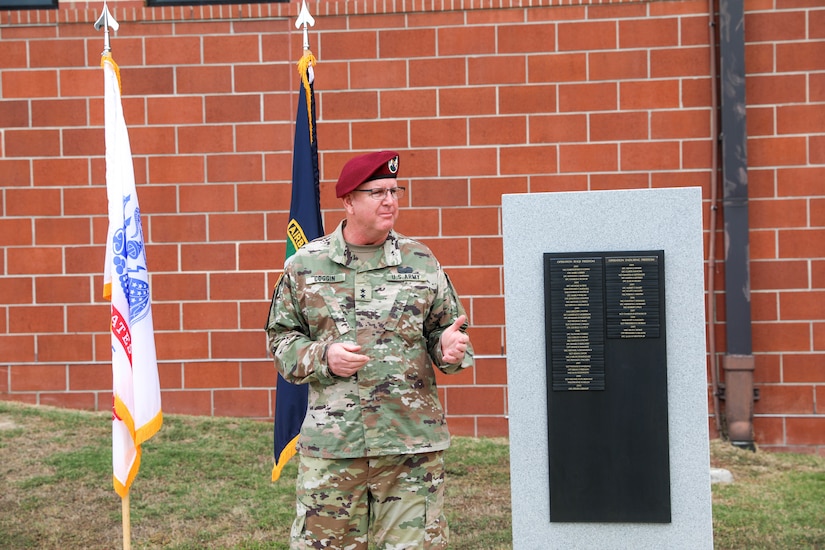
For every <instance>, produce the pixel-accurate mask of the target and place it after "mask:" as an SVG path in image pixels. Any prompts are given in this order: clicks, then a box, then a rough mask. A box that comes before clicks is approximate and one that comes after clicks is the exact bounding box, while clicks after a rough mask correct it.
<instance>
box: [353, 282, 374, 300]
mask: <svg viewBox="0 0 825 550" xmlns="http://www.w3.org/2000/svg"><path fill="white" fill-rule="evenodd" d="M355 299H356V300H357V301H359V302H369V301H370V300H372V287H371V286H369V285H357V286H356V287H355Z"/></svg>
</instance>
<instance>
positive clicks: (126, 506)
mask: <svg viewBox="0 0 825 550" xmlns="http://www.w3.org/2000/svg"><path fill="white" fill-rule="evenodd" d="M101 27H102V28H103V51H102V52H101V54H100V55H101V56H107V55H110V54H111V53H112V46H111V43H110V42H109V27H111V28H113V29H114V30H118V28H119V27H120V24H119V23H118V22H117V20H116V19H115V18H114V17H113V16H112V14H111V13H109V6H108V5H107V4H106V2H105V0H104V2H103V12H102V13H101V14H100V17H98V19H97V21H95V30H97V31H99V30H100V29H101ZM120 510H121V514H120V517H121V524H122V529H123V550H131V548H132V522H131V507H130V501H129V489H128V488H127V489H126V494H125V495H123V496H122V497H121V498H120Z"/></svg>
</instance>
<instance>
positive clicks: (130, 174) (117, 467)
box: [101, 54, 163, 497]
mask: <svg viewBox="0 0 825 550" xmlns="http://www.w3.org/2000/svg"><path fill="white" fill-rule="evenodd" d="M101 65H102V66H103V75H104V85H105V107H106V114H105V124H106V192H107V196H108V198H109V233H108V236H107V237H106V265H105V268H104V273H103V283H104V290H103V295H104V297H105V298H108V299H110V300H111V302H112V309H111V311H112V317H111V333H112V382H113V390H114V393H113V402H112V467H113V471H114V475H113V481H114V486H115V491H117V493H118V494H119V495H120V496H121V497H124V496H126V495H127V494H128V493H129V487H131V485H132V481H134V479H135V476H136V475H137V472H138V469H139V468H140V445H141V443H143V442H144V441H146V440H147V439H149V438H150V437H152V436H153V435H154V434H155V433H156V432H157V431H158V430H159V429H160V426H161V424H162V423H163V414H162V412H161V408H160V382H159V380H158V365H157V356H156V355H155V333H154V328H153V325H152V301H151V295H150V292H149V273H148V272H147V270H146V253H145V250H144V240H143V229H142V227H141V224H140V207H139V206H138V197H137V189H136V188H135V171H134V168H133V166H132V149H131V147H130V145H129V134H128V131H127V130H126V120H125V119H124V118H123V105H122V103H121V99H120V73H119V70H118V67H117V64H116V63H115V62H114V60H113V59H112V57H111V55H108V54H107V55H104V56H103V59H102V60H101Z"/></svg>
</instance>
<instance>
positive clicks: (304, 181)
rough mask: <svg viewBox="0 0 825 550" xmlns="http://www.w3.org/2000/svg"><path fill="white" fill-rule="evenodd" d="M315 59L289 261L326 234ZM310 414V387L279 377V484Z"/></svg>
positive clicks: (299, 129)
mask: <svg viewBox="0 0 825 550" xmlns="http://www.w3.org/2000/svg"><path fill="white" fill-rule="evenodd" d="M314 65H315V57H314V56H313V55H312V53H311V52H309V51H305V52H304V56H303V57H302V58H301V60H300V61H299V62H298V72H299V73H300V75H301V88H300V91H299V94H298V114H297V116H296V119H295V145H294V150H293V154H292V202H291V203H290V207H289V223H288V224H287V232H286V233H287V235H286V236H287V239H286V258H287V259H289V257H290V256H292V255H293V254H295V251H296V250H298V249H299V248H301V247H302V246H303V245H305V244H306V243H308V242H309V241H311V240H313V239H317V238H318V237H320V236H322V235H323V234H324V224H323V221H322V219H321V200H320V192H319V175H318V143H317V141H316V139H315V90H314V87H313V82H314V71H313V69H312V67H313V66H314ZM306 411H307V386H306V385H305V384H301V385H295V384H290V383H289V382H287V381H286V380H284V378H283V377H282V376H281V375H280V374H278V386H277V388H276V390H275V466H274V467H273V468H272V481H276V480H277V479H278V478H279V477H280V475H281V470H282V469H283V467H284V465H285V464H286V463H287V461H289V459H290V458H292V457H293V456H295V453H296V445H297V444H298V437H299V435H300V432H301V424H302V423H303V422H304V416H305V415H306Z"/></svg>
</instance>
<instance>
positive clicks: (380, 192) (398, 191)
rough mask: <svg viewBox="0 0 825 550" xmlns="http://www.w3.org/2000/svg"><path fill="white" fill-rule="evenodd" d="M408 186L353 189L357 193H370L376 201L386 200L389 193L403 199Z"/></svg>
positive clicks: (393, 196)
mask: <svg viewBox="0 0 825 550" xmlns="http://www.w3.org/2000/svg"><path fill="white" fill-rule="evenodd" d="M406 190H407V188H406V187H375V188H373V189H353V191H355V192H357V193H369V194H370V198H371V199H373V200H376V201H382V200H384V197H386V196H387V193H389V194H390V195H392V198H393V199H403V198H404V191H406Z"/></svg>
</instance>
